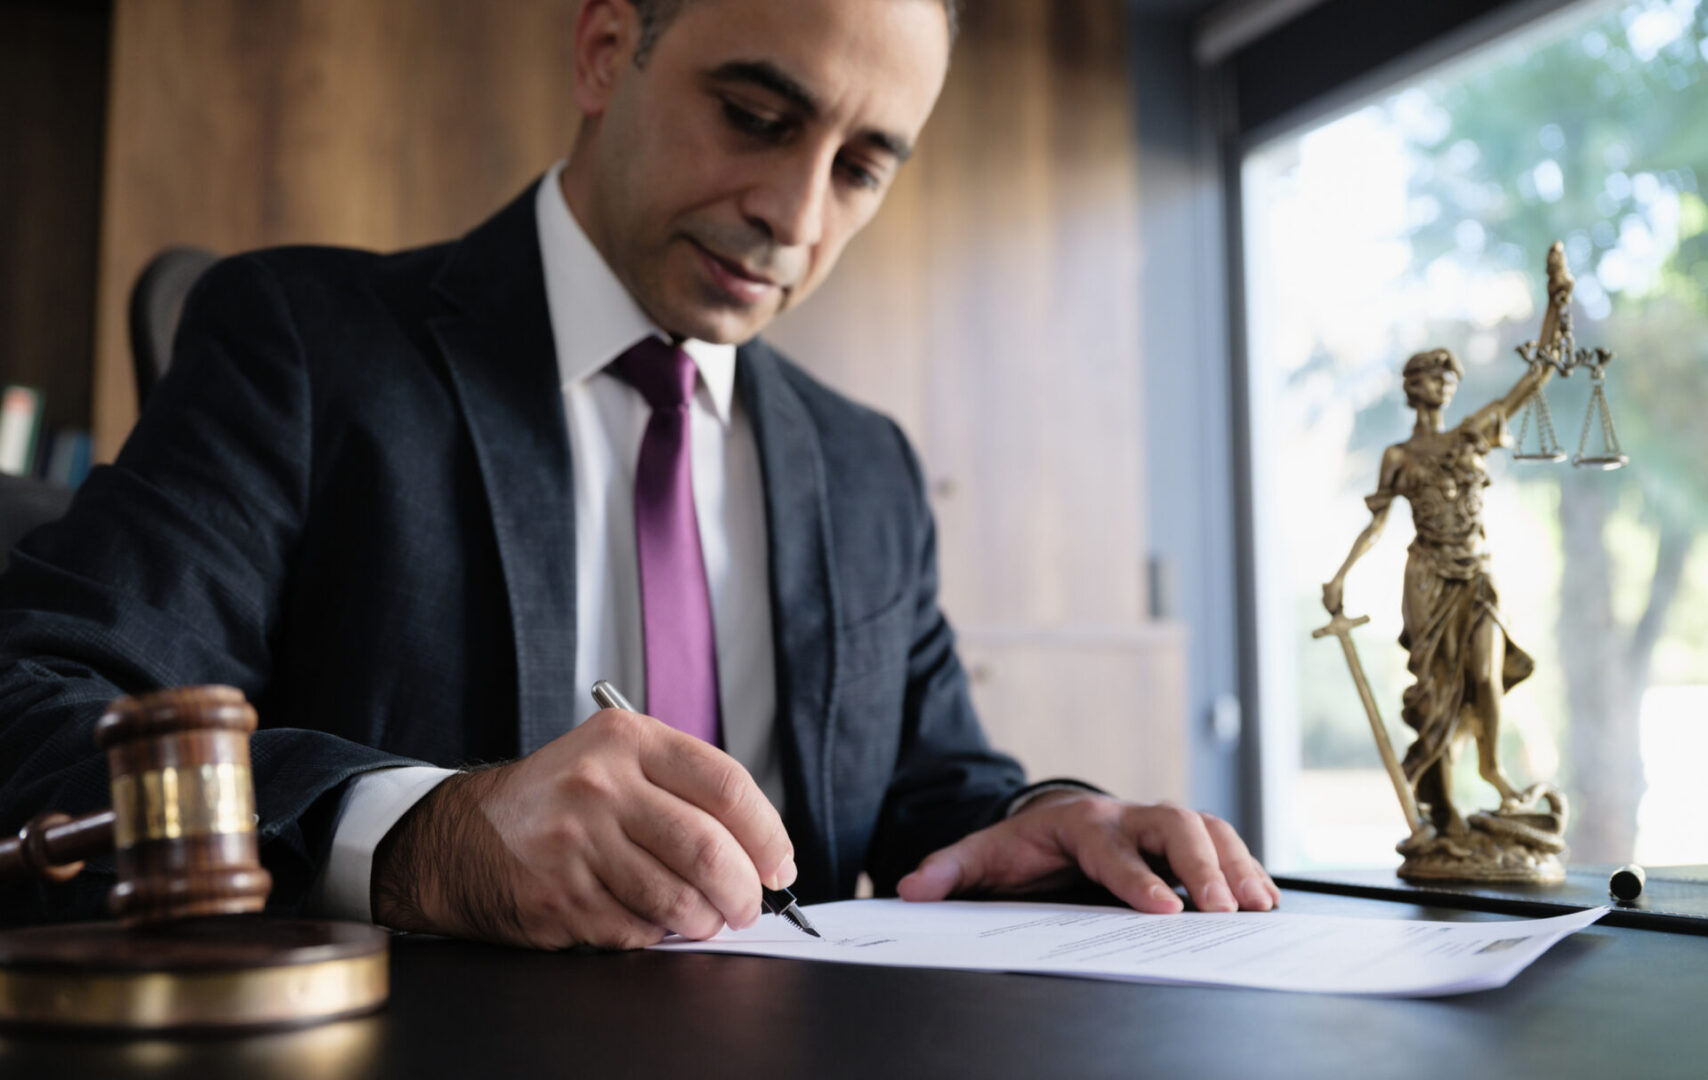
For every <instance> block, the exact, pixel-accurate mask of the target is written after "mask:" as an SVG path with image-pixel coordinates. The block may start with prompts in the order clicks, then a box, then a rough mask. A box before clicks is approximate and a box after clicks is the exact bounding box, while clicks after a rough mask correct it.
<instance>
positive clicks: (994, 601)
mask: <svg viewBox="0 0 1708 1080" xmlns="http://www.w3.org/2000/svg"><path fill="white" fill-rule="evenodd" d="M1124 40H1125V35H1124V33H1123V30H1122V13H1121V6H1120V4H1119V2H1118V0H1050V2H1049V3H1038V2H1035V0H980V2H979V3H976V4H970V5H968V7H967V11H966V23H965V27H964V29H963V33H962V37H961V41H960V43H959V45H958V47H957V52H956V56H955V60H954V65H953V67H952V68H951V70H950V75H949V81H948V84H947V85H946V87H945V89H944V93H943V98H942V100H941V102H940V103H939V105H938V107H937V111H936V113H935V114H934V116H933V117H932V119H931V122H930V125H929V126H928V127H927V129H926V131H925V134H924V137H923V138H922V140H921V144H920V151H919V154H918V156H917V157H916V158H915V160H914V161H912V162H910V163H909V164H908V165H907V166H906V167H905V168H904V170H903V173H902V176H901V178H900V179H899V180H898V183H897V186H896V188H895V190H894V191H893V192H892V194H891V196H890V200H889V203H888V204H887V205H886V206H885V207H884V209H883V210H882V211H881V212H880V213H879V215H878V217H877V219H876V220H875V221H874V222H873V223H872V225H871V226H870V227H869V228H868V229H867V231H866V233H865V234H864V235H863V236H861V237H860V238H858V239H857V240H855V242H854V244H853V245H852V246H851V248H850V250H849V252H848V255H847V256H846V258H845V260H844V265H843V266H842V267H840V268H839V269H838V270H837V272H836V274H835V275H833V276H832V278H831V280H830V281H829V282H828V283H827V284H826V285H825V287H824V289H823V291H822V292H821V293H820V294H819V295H817V296H815V297H813V298H812V299H810V300H808V301H807V302H806V303H805V304H804V305H803V306H802V307H801V309H800V310H799V311H797V312H792V313H790V314H789V315H788V316H785V318H784V319H783V320H780V321H779V324H778V326H777V328H776V330H775V331H774V332H773V333H772V334H771V336H772V338H773V339H774V340H776V341H777V342H778V343H779V344H781V345H783V346H784V347H785V348H787V349H789V350H790V351H791V352H793V353H794V354H795V355H797V357H798V358H799V359H801V360H802V361H803V362H805V363H806V364H807V366H808V367H810V368H812V369H813V370H815V371H816V372H817V373H819V374H820V375H822V376H823V377H825V378H826V379H827V380H828V381H830V382H831V383H833V384H835V385H837V386H839V387H841V388H844V389H846V390H848V391H849V392H850V393H852V394H853V395H854V396H856V397H859V398H861V399H863V400H866V401H870V402H873V403H874V404H876V405H877V406H878V407H879V408H881V409H884V410H885V411H886V412H889V413H890V414H892V415H894V416H896V417H897V418H898V419H899V420H900V422H901V423H902V425H903V427H904V428H906V429H907V431H908V434H909V435H910V436H911V437H912V438H913V440H914V441H915V443H916V444H917V445H918V446H919V448H920V450H921V452H922V454H923V455H924V458H925V462H926V466H927V468H928V470H929V473H930V476H931V479H932V482H933V490H934V494H935V496H936V498H935V503H936V509H937V514H938V523H939V528H940V534H941V535H940V542H941V561H942V564H943V580H944V596H945V600H946V604H947V606H948V608H949V610H950V612H951V614H952V615H954V616H955V617H957V618H958V619H959V620H960V621H961V622H962V623H963V624H967V625H981V626H985V625H1026V626H1073V625H1080V624H1086V623H1091V624H1107V623H1114V624H1134V623H1138V622H1141V621H1143V619H1144V618H1145V616H1146V613H1147V610H1148V605H1147V602H1146V598H1145V581H1144V574H1143V560H1144V554H1145V547H1146V545H1145V528H1144V514H1143V507H1144V497H1145V492H1144V480H1143V475H1144V474H1143V468H1142V466H1143V461H1144V458H1143V441H1142V437H1141V430H1140V417H1141V416H1142V404H1143V402H1142V392H1141V384H1140V365H1139V354H1138V322H1137V315H1136V311H1137V305H1138V265H1139V260H1138V242H1137V228H1138V226H1137V211H1136V205H1137V191H1138V186H1137V185H1138V181H1137V151H1136V147H1135V128H1134V124H1133V117H1132V105H1131V90H1130V87H1129V83H1128V75H1127V67H1126V58H1125V55H1124V51H1123V50H1124Z"/></svg>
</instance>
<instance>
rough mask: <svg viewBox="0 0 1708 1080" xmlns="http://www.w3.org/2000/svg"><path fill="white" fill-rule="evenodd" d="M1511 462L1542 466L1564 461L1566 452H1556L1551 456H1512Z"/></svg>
mask: <svg viewBox="0 0 1708 1080" xmlns="http://www.w3.org/2000/svg"><path fill="white" fill-rule="evenodd" d="M1512 460H1514V461H1522V462H1525V463H1526V464H1529V465H1544V464H1547V463H1549V462H1554V461H1564V460H1566V452H1565V451H1564V450H1557V451H1555V452H1554V453H1552V454H1513V455H1512Z"/></svg>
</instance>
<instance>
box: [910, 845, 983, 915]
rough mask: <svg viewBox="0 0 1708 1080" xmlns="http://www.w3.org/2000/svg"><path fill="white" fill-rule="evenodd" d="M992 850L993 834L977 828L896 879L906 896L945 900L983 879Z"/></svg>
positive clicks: (978, 883) (915, 898) (915, 899)
mask: <svg viewBox="0 0 1708 1080" xmlns="http://www.w3.org/2000/svg"><path fill="white" fill-rule="evenodd" d="M990 851H991V840H990V834H988V833H985V832H976V833H973V834H972V835H971V836H968V837H965V838H964V839H962V840H959V841H957V842H956V843H953V844H950V845H949V846H948V847H946V848H939V849H937V850H936V851H933V852H932V853H931V854H929V855H927V856H926V857H925V858H924V860H923V861H921V862H920V864H919V867H918V868H917V869H916V870H914V871H913V873H911V874H909V875H907V876H906V877H904V878H902V879H901V880H900V881H898V882H896V893H897V895H899V896H900V897H901V898H902V899H903V900H910V901H915V902H927V901H933V900H943V899H947V898H948V897H950V896H953V895H955V894H956V893H958V892H965V891H967V890H969V889H973V888H976V887H977V886H978V885H980V884H981V883H983V882H984V880H985V878H986V876H987V874H986V867H987V866H988V865H989V859H990Z"/></svg>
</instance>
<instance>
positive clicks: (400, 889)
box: [369, 769, 496, 936]
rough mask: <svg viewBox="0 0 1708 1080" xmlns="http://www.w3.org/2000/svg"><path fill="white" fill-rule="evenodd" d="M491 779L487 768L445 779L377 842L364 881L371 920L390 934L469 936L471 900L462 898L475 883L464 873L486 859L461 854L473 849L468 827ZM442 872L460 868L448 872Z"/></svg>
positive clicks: (474, 834)
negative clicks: (388, 929) (406, 931)
mask: <svg viewBox="0 0 1708 1080" xmlns="http://www.w3.org/2000/svg"><path fill="white" fill-rule="evenodd" d="M495 775H496V774H495V772H494V771H493V770H489V769H487V770H479V771H474V772H464V773H459V774H458V775H456V776H453V777H450V778H449V779H447V780H446V781H445V782H444V783H442V784H440V785H439V786H438V787H436V788H434V789H433V790H432V791H430V792H428V793H427V795H425V796H424V797H423V798H422V799H421V800H420V801H419V802H417V803H416V804H415V805H414V806H412V807H411V808H410V809H409V811H408V812H407V813H405V814H404V815H403V817H401V818H399V819H398V821H397V824H396V825H394V826H393V827H392V829H391V831H390V832H388V833H386V835H385V837H384V838H383V839H381V841H380V842H379V845H378V846H377V847H375V848H374V860H373V871H372V875H371V878H370V883H369V901H370V904H371V907H372V910H373V918H374V922H376V923H378V924H380V925H382V926H388V927H391V928H393V929H396V930H414V931H425V932H431V933H444V934H453V935H457V936H465V935H467V934H468V933H469V931H470V924H471V920H470V919H469V918H468V914H469V912H468V910H467V909H468V908H469V907H470V906H471V904H470V901H471V900H472V899H474V898H473V897H472V896H469V895H465V894H467V893H469V892H470V891H471V890H473V889H478V888H479V884H478V883H477V882H476V881H472V880H470V879H469V877H468V876H467V871H468V870H469V868H471V867H472V866H474V865H477V864H481V863H485V862H486V861H488V859H487V858H482V857H471V856H472V855H473V853H472V852H471V851H469V850H467V849H468V848H470V847H472V846H479V838H480V837H481V836H482V835H483V831H482V830H480V829H479V828H477V827H474V826H475V825H476V822H477V821H478V819H479V817H480V814H481V809H480V807H481V802H482V797H483V796H484V794H485V792H486V791H487V790H488V789H489V788H490V787H491V784H492V781H493V779H495ZM448 867H456V868H458V870H457V871H456V872H454V873H447V872H446V868H448ZM477 876H479V877H483V876H485V875H477Z"/></svg>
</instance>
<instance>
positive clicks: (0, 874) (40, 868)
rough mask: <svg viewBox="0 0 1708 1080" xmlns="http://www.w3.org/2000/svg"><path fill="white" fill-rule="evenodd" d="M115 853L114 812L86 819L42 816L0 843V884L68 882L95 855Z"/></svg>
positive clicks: (90, 816) (51, 815) (103, 812)
mask: <svg viewBox="0 0 1708 1080" xmlns="http://www.w3.org/2000/svg"><path fill="white" fill-rule="evenodd" d="M111 850H113V812H112V811H111V810H103V811H101V812H100V813H98V814H90V815H88V816H87V817H80V818H73V817H67V816H66V815H64V814H43V815H41V816H40V817H37V818H33V819H31V821H30V822H29V824H27V825H25V826H24V827H23V828H22V829H19V830H18V835H17V836H14V837H10V838H8V839H5V840H0V883H5V882H12V881H16V880H19V879H21V878H25V877H29V876H32V875H33V876H35V877H41V878H46V879H47V880H49V881H69V880H71V879H72V878H74V877H76V876H77V874H78V872H79V871H81V870H82V869H83V863H84V861H85V860H86V859H89V858H91V857H93V856H95V855H100V854H102V853H104V852H108V851H111Z"/></svg>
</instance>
